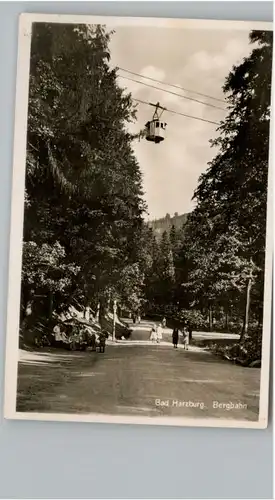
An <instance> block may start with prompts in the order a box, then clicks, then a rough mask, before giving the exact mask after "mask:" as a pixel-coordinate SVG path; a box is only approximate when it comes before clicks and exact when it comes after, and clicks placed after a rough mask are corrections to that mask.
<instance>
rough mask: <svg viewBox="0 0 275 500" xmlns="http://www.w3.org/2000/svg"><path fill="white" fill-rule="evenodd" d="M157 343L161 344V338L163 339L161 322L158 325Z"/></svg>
mask: <svg viewBox="0 0 275 500" xmlns="http://www.w3.org/2000/svg"><path fill="white" fill-rule="evenodd" d="M156 333H157V343H158V344H160V342H161V340H162V326H161V323H159V325H158V326H157V332H156Z"/></svg>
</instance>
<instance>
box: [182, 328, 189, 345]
mask: <svg viewBox="0 0 275 500" xmlns="http://www.w3.org/2000/svg"><path fill="white" fill-rule="evenodd" d="M183 345H184V350H185V351H188V348H189V330H188V327H187V326H184V327H183Z"/></svg>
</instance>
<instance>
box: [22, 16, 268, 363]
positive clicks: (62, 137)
mask: <svg viewBox="0 0 275 500" xmlns="http://www.w3.org/2000/svg"><path fill="white" fill-rule="evenodd" d="M111 36H112V33H111V32H110V33H109V32H108V30H107V29H106V28H105V27H104V26H101V25H95V26H87V25H70V24H68V25H66V24H45V23H36V24H34V26H33V33H32V45H31V60H30V83H29V109H28V133H27V162H26V184H25V212H24V241H23V263H22V283H21V314H20V331H21V335H20V338H22V337H23V338H24V336H25V335H26V332H28V331H35V329H34V330H33V328H34V326H35V324H36V323H37V322H38V321H42V320H43V321H44V322H47V321H50V320H51V318H52V317H53V316H54V315H58V314H61V313H62V312H64V311H66V310H68V308H69V307H70V306H71V305H72V304H78V305H80V307H81V308H83V309H84V308H85V307H87V306H89V307H90V308H91V310H92V311H93V313H94V314H96V311H98V310H99V312H100V314H99V321H100V320H101V318H103V317H104V315H105V314H106V311H108V310H109V309H110V308H111V309H112V305H113V303H114V301H116V303H117V304H118V313H119V315H123V314H129V313H130V312H131V313H132V314H133V313H140V314H142V315H143V316H146V315H148V316H151V317H154V316H156V317H158V316H159V317H163V316H165V317H167V318H168V319H174V320H176V321H184V320H186V319H188V320H189V321H190V322H191V323H192V325H193V329H194V330H195V329H199V330H202V331H204V330H209V331H214V330H216V331H220V332H223V331H225V332H226V331H227V332H234V333H238V334H240V344H241V345H243V346H244V347H243V349H246V350H247V349H248V350H256V351H257V352H258V353H259V354H258V355H259V356H260V351H261V338H262V322H263V290H264V267H265V234H266V204H267V183H268V152H269V126H270V94H271V61H272V43H273V39H272V32H251V33H250V35H249V36H250V43H251V53H250V56H249V57H247V58H246V59H244V60H243V62H242V63H241V64H240V65H238V66H236V67H233V68H232V70H231V72H230V73H229V75H228V77H227V79H226V81H225V83H224V87H223V90H224V95H225V99H226V101H227V116H226V118H225V120H224V121H223V122H221V123H220V126H219V127H218V129H217V138H216V139H213V141H212V143H211V146H212V147H213V148H215V151H217V153H215V156H214V157H213V160H212V161H211V162H210V163H209V165H208V166H207V169H206V171H205V173H204V174H202V175H201V177H200V178H199V181H198V186H197V188H196V190H195V192H194V200H195V202H196V208H195V209H194V210H193V212H192V213H190V214H189V215H188V217H187V220H186V221H185V223H184V225H183V226H182V227H181V228H176V227H174V226H172V228H171V229H170V230H169V231H164V232H163V234H162V236H161V239H157V238H156V235H155V234H154V231H153V230H152V228H150V227H149V226H148V224H147V223H146V222H145V214H146V212H147V206H146V203H145V202H144V197H143V194H144V193H143V186H142V175H141V170H140V166H139V164H138V162H137V159H136V158H135V154H134V150H133V141H135V140H136V136H133V135H131V134H130V133H129V132H128V129H127V124H128V123H130V122H135V120H136V116H137V112H138V110H137V107H136V105H135V104H134V102H133V100H132V96H131V94H127V93H126V92H125V91H124V90H123V89H121V88H120V87H119V85H118V83H117V71H116V69H112V68H111V67H110V51H109V42H110V38H111ZM213 151H214V149H213ZM183 169H184V166H183Z"/></svg>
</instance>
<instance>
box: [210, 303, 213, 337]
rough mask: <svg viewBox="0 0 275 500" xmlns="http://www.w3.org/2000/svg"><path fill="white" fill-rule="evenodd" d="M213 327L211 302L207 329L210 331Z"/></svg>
mask: <svg viewBox="0 0 275 500" xmlns="http://www.w3.org/2000/svg"><path fill="white" fill-rule="evenodd" d="M212 329H213V310H212V304H209V331H210V332H212Z"/></svg>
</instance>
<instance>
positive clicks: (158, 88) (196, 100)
mask: <svg viewBox="0 0 275 500" xmlns="http://www.w3.org/2000/svg"><path fill="white" fill-rule="evenodd" d="M118 76H119V77H120V78H124V79H125V80H130V81H131V82H135V83H140V84H141V85H145V86H146V87H151V88H152V89H156V90H160V91H161V92H166V93H167V94H172V95H175V96H177V97H181V98H182V99H187V100H188V101H194V102H198V103H199V104H203V105H204V106H210V107H211V108H215V109H220V110H221V111H226V109H225V108H221V107H220V106H216V105H215V104H211V103H209V102H203V101H199V100H198V99H193V98H192V97H187V96H185V95H181V94H177V93H176V92H172V91H171V90H165V89H162V88H160V87H156V86H155V85H150V84H149V83H145V82H139V81H138V80H134V79H133V78H128V76H122V75H118Z"/></svg>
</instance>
